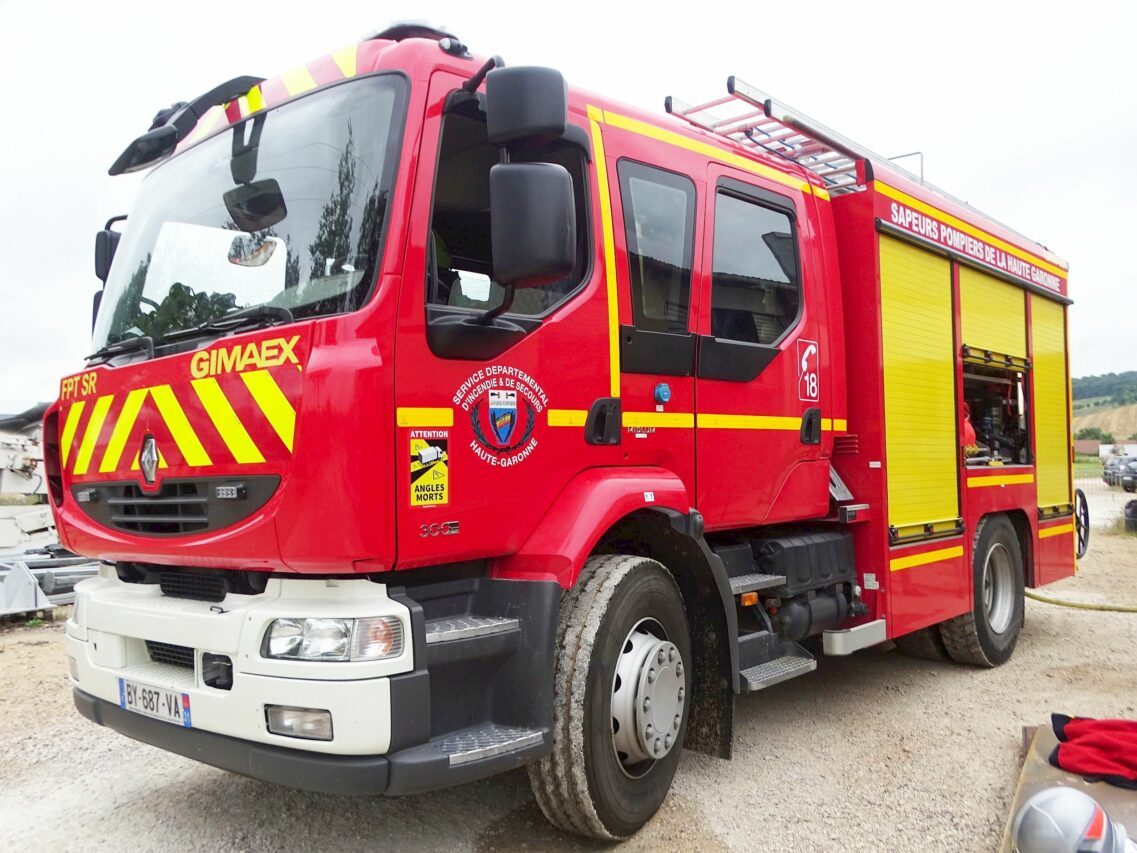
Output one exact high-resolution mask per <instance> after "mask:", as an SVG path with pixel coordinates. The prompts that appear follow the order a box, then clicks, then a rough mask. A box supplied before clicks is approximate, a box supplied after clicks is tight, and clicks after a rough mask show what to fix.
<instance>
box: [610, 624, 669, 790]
mask: <svg viewBox="0 0 1137 853" xmlns="http://www.w3.org/2000/svg"><path fill="white" fill-rule="evenodd" d="M685 700H686V678H685V675H684V664H683V657H682V655H681V654H680V653H679V648H678V647H677V646H676V645H675V644H674V643H672V642H670V641H669V640H667V638H666V634H665V633H664V631H663V628H662V627H661V626H660V625H659V623H658V622H656V621H655V620H654V619H644V620H642V621H640V622H638V623H637V624H636V625H635V627H633V628H632V630H631V631H630V632H629V633H628V636H627V637H626V638H625V640H624V644H623V646H622V648H621V652H620V659H619V660H618V661H617V664H616V675H615V677H614V678H613V681H612V746H613V748H614V749H615V751H616V757H617V758H618V759H619V761H620V764H621V766H622V767H623V768H624V770H625V772H630V771H631V770H632V768H634V767H635V766H636V765H639V764H642V763H643V762H651V761H658V760H659V759H661V758H663V757H664V756H666V755H667V754H668V753H669V752H671V750H672V748H673V747H674V746H675V744H676V741H677V739H678V737H679V730H680V728H682V724H683V708H684V703H685Z"/></svg>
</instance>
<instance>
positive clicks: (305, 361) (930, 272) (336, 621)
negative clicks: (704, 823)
mask: <svg viewBox="0 0 1137 853" xmlns="http://www.w3.org/2000/svg"><path fill="white" fill-rule="evenodd" d="M666 113H667V114H658V115H657V114H654V113H652V112H648V111H643V110H639V109H635V108H632V107H629V106H625V105H622V104H619V103H616V102H614V101H610V100H608V99H606V98H603V97H601V96H598V95H593V94H590V93H587V92H583V91H578V90H576V89H572V88H569V87H568V86H567V85H566V83H565V80H564V78H563V77H562V75H561V74H560V73H558V72H556V71H554V70H551V69H547V68H538V67H512V66H507V65H506V64H505V63H503V62H502V60H501V59H500V58H498V57H490V58H484V57H475V56H472V55H471V54H470V52H469V51H468V50H467V48H466V46H465V45H463V44H462V42H461V41H460V40H459V39H458V38H456V37H455V36H453V35H451V34H448V33H444V32H441V31H436V30H432V29H429V28H427V27H424V26H412V25H400V26H395V27H392V28H389V29H387V30H385V31H383V32H380V33H378V34H376V35H375V36H374V37H372V38H368V39H366V40H364V41H362V42H360V43H358V44H354V45H352V46H350V47H347V48H344V49H342V50H338V51H336V52H334V53H331V54H330V55H328V56H324V57H321V58H319V59H317V60H315V61H313V62H309V63H307V64H306V65H302V66H299V67H297V68H294V69H292V70H290V71H288V72H287V73H285V74H282V75H280V76H279V77H275V78H272V79H261V78H257V77H241V78H237V79H235V80H231V81H228V82H226V83H224V84H222V85H219V86H217V87H215V88H214V89H212V90H210V91H209V92H207V93H205V94H204V95H202V96H200V97H198V98H196V99H194V100H192V101H190V102H183V103H177V104H175V105H173V106H172V107H169V108H167V109H164V110H162V111H161V112H159V113H158V115H157V116H156V117H155V119H154V122H153V124H152V126H151V128H150V129H149V130H148V131H147V132H146V133H144V134H143V135H142V136H140V137H139V138H138V139H136V140H135V141H134V142H132V143H131V144H130V145H129V146H128V147H127V148H126V150H125V151H124V152H123V154H122V155H121V156H120V157H119V159H118V160H117V161H116V162H115V164H114V165H113V166H112V168H111V173H112V174H117V173H121V172H132V171H136V170H142V169H147V168H149V167H153V169H152V171H151V172H150V173H149V174H148V175H147V176H146V178H145V180H144V181H143V183H142V185H141V188H140V191H139V195H138V198H137V201H136V204H135V206H134V209H133V210H132V212H131V213H130V217H129V219H128V220H127V221H126V222H125V223H124V224H122V223H118V222H116V221H115V220H112V222H111V223H108V225H107V228H106V229H105V230H104V231H102V232H100V233H99V234H98V235H97V239H96V272H97V274H98V276H99V278H101V279H102V281H103V287H102V288H101V290H100V291H99V292H98V294H97V295H96V302H95V311H94V319H93V324H94V325H93V338H94V341H93V353H92V355H91V356H89V358H88V360H87V364H86V367H85V369H84V370H82V371H81V372H79V373H77V374H75V375H73V376H71V377H68V378H65V379H63V380H62V383H61V386H60V395H59V399H58V401H57V402H56V403H55V404H54V405H53V406H52V407H51V408H50V409H49V410H48V412H47V413H46V416H45V421H44V429H45V447H46V454H45V455H46V460H45V464H46V468H47V474H48V480H49V485H50V500H51V505H52V507H53V510H54V513H55V516H56V520H57V523H58V528H59V533H60V538H61V539H62V541H63V544H64V545H65V546H66V547H67V548H69V549H71V550H72V551H75V552H77V553H79V554H83V555H88V556H90V557H94V558H98V559H99V560H100V561H101V569H100V572H99V576H98V577H97V578H92V579H90V580H87V581H85V582H84V583H82V584H81V585H79V587H78V588H77V599H76V606H75V611H74V614H73V615H72V616H71V617H70V619H69V620H68V622H67V653H68V656H69V665H70V675H71V681H72V684H73V687H74V699H75V704H76V706H77V708H78V710H79V712H80V713H81V714H83V715H84V716H85V717H87V718H89V719H90V720H92V721H94V722H95V723H98V724H100V725H103V726H107V727H109V728H111V729H114V730H116V731H118V732H121V733H122V734H124V735H127V736H128V737H131V738H134V739H136V740H140V741H143V742H146V743H150V744H153V745H156V746H158V747H160V748H163V749H167V750H170V751H172V752H175V753H179V754H181V755H184V756H189V757H191V758H194V759H196V760H198V761H202V762H205V763H208V764H211V765H214V766H217V767H221V768H225V769H228V770H231V771H234V772H237V773H241V774H245V775H247V776H250V777H254V778H257V779H262V780H268V781H272V782H276V783H280V784H283V785H289V786H294V787H298V788H305V789H310V790H316V791H322V792H329V793H332V794H337V795H347V794H361V795H377V794H385V795H402V794H413V793H415V792H421V791H427V790H431V789H436V788H439V787H442V786H448V785H453V784H456V783H461V782H467V781H470V780H475V779H480V778H484V777H487V776H490V775H492V774H496V773H500V772H503V771H507V770H510V769H512V768H517V767H520V766H527V767H528V772H529V776H530V779H531V781H532V786H533V791H534V795H535V797H536V799H537V802H538V803H539V804H540V807H541V809H542V810H543V811H544V813H545V815H546V816H547V817H548V818H549V819H550V820H551V821H552V822H553V823H554V824H556V825H557V826H559V827H562V828H564V829H566V830H569V831H573V832H577V833H581V834H584V835H590V836H595V837H599V838H609V839H611V838H623V837H626V836H629V835H631V834H633V833H635V832H636V831H637V830H638V829H639V828H640V827H641V826H642V825H643V824H644V823H645V822H646V821H647V820H649V819H650V818H651V816H652V815H653V814H654V813H655V812H656V810H657V809H658V808H659V806H660V804H661V803H662V801H663V800H664V798H665V797H666V795H667V792H668V790H669V788H670V785H671V782H672V779H673V777H674V775H675V772H676V768H677V765H678V763H679V760H680V754H681V751H682V748H683V747H686V748H688V749H692V750H697V751H700V752H704V753H709V754H712V755H716V756H721V757H723V758H728V757H729V756H730V752H731V740H732V713H733V708H734V703H735V700H736V697H738V696H739V695H740V694H746V693H752V692H755V691H759V690H764V689H766V688H769V687H772V686H774V685H776V684H778V683H780V682H782V681H785V680H787V679H790V678H793V677H796V676H800V675H804V674H807V673H810V672H811V671H813V670H814V669H815V668H816V666H817V658H818V657H819V656H820V655H823V654H824V655H849V654H851V653H853V652H855V651H857V650H859V649H864V648H867V647H870V646H876V645H879V644H882V643H885V642H888V641H892V642H894V643H895V644H896V645H897V646H899V649H900V650H901V651H902V652H904V653H907V654H911V655H916V656H921V657H928V658H941V659H949V658H950V659H951V660H954V661H957V662H959V663H962V664H971V665H975V666H980V667H991V666H996V665H999V664H1002V663H1004V662H1006V661H1007V660H1008V659H1009V658H1010V657H1011V654H1012V652H1013V650H1014V648H1015V644H1016V641H1017V639H1018V636H1019V632H1020V628H1021V626H1022V623H1023V607H1024V589H1025V588H1027V587H1038V586H1041V585H1043V584H1047V583H1050V582H1052V581H1055V580H1058V579H1060V578H1064V577H1067V576H1069V575H1071V574H1073V573H1074V571H1075V554H1076V551H1078V549H1079V548H1081V549H1083V550H1084V547H1085V543H1086V537H1087V536H1088V526H1087V525H1088V516H1087V514H1086V512H1085V507H1084V502H1078V501H1076V499H1075V494H1074V491H1073V482H1072V466H1071V459H1072V453H1071V440H1070V392H1069V370H1068V359H1067V307H1068V305H1069V304H1070V299H1069V297H1068V295H1067V265H1066V264H1065V263H1064V262H1063V261H1061V260H1060V259H1059V258H1057V257H1056V256H1055V255H1053V254H1052V253H1051V252H1050V251H1049V250H1047V249H1046V248H1045V247H1044V246H1042V245H1040V244H1038V243H1036V242H1033V241H1031V240H1029V239H1027V238H1025V237H1023V236H1022V235H1021V234H1018V233H1016V232H1015V231H1013V230H1011V229H1010V228H1007V227H1006V226H1003V225H1001V224H999V223H998V222H996V221H994V220H993V219H991V218H989V217H987V216H985V215H983V214H982V213H979V212H978V211H976V210H975V209H973V208H972V207H970V206H968V205H967V204H965V203H963V202H961V201H958V200H956V199H954V198H953V197H951V196H950V195H948V194H946V193H944V192H941V191H939V190H937V189H935V188H934V187H931V186H929V185H928V184H926V183H925V182H924V181H922V180H921V179H920V178H918V177H916V176H914V175H912V174H910V173H908V172H906V171H905V170H902V169H900V168H899V167H897V166H895V165H894V164H892V163H891V162H889V161H888V160H887V159H886V158H883V157H879V156H877V155H875V154H873V153H872V152H870V151H867V150H866V149H864V148H863V147H861V146H860V145H858V144H856V143H854V142H852V141H850V140H848V139H845V138H844V137H842V136H841V135H840V134H838V133H836V132H834V131H832V130H829V129H827V128H826V127H825V126H823V125H821V124H819V123H817V122H816V121H813V120H812V119H810V118H808V117H807V116H805V115H803V114H802V113H799V112H797V111H795V110H792V109H790V108H788V107H786V106H785V105H783V104H781V103H780V102H778V101H777V100H775V99H773V98H770V97H768V96H766V95H765V94H763V93H761V92H760V91H758V90H757V89H755V88H753V87H751V86H749V85H748V84H746V83H744V82H743V81H741V80H740V79H737V78H731V79H730V80H729V81H728V84H727V90H726V92H725V94H722V95H721V96H719V97H715V98H712V99H711V100H709V101H706V102H703V103H696V104H685V103H682V102H680V101H678V100H675V99H670V98H669V99H668V100H667V102H666ZM117 219H118V217H116V220H117Z"/></svg>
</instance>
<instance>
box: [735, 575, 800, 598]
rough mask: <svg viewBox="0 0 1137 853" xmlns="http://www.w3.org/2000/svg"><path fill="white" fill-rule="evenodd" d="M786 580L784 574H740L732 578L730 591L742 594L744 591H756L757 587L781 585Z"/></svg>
mask: <svg viewBox="0 0 1137 853" xmlns="http://www.w3.org/2000/svg"><path fill="white" fill-rule="evenodd" d="M785 582H786V579H785V576H784V575H762V574H750V575H738V576H737V577H733V578H731V579H730V591H731V592H732V593H734V594H735V595H742V593H744V592H754V590H756V589H770V588H771V587H775V586H781V585H782V584H784V583H785Z"/></svg>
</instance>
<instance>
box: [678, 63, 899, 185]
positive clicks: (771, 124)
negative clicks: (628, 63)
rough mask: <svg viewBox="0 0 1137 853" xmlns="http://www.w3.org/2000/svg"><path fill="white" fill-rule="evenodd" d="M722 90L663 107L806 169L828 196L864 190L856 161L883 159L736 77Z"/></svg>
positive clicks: (883, 159)
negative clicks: (695, 100) (694, 101)
mask: <svg viewBox="0 0 1137 853" xmlns="http://www.w3.org/2000/svg"><path fill="white" fill-rule="evenodd" d="M726 91H727V94H726V95H723V96H721V97H718V98H714V99H712V100H710V101H706V102H704V103H701V104H694V105H691V104H686V103H684V102H682V101H680V100H678V99H677V98H672V97H668V98H667V99H666V101H665V102H664V108H665V109H666V110H667V112H669V113H671V114H672V115H674V116H677V117H678V118H681V119H684V120H685V121H687V122H689V123H690V124H693V125H694V126H696V127H700V128H703V129H704V130H709V131H711V132H712V133H716V134H718V135H719V136H724V137H726V138H727V139H731V140H733V141H735V142H737V143H738V144H740V145H742V146H743V147H744V148H750V149H754V150H761V151H766V152H769V153H771V154H775V155H777V156H779V157H782V158H784V159H786V160H789V161H791V162H793V163H796V164H798V165H799V166H801V167H802V168H804V169H808V170H809V171H810V172H812V173H813V174H815V175H817V176H818V177H819V178H821V180H822V183H823V184H824V186H825V189H826V190H827V191H828V192H829V194H830V195H841V194H843V193H849V192H856V191H858V190H862V189H864V184H862V183H861V182H860V180H859V178H858V174H857V162H858V161H860V160H869V161H877V162H884V161H885V159H886V158H884V157H881V156H880V155H878V154H874V153H873V152H872V151H869V150H868V149H867V148H864V147H863V146H860V145H858V144H857V143H855V142H853V141H852V140H851V139H848V138H846V137H844V136H842V135H841V134H839V133H837V132H836V131H835V130H831V129H830V128H828V127H826V126H825V125H823V124H821V123H820V122H818V121H814V120H813V119H811V118H809V117H808V116H806V115H804V114H803V113H800V112H798V111H796V110H793V109H791V108H790V107H787V106H786V105H785V104H783V103H781V102H780V101H777V100H775V99H774V98H771V97H770V96H769V95H767V94H766V93H765V92H763V91H761V90H760V89H757V88H755V87H754V86H751V85H750V84H749V83H745V82H743V81H742V80H739V79H738V78H737V77H728V78H727V81H726ZM890 165H891V164H890ZM892 168H894V169H896V168H897V167H895V166H892ZM900 171H903V170H900ZM913 177H915V176H913ZM917 180H918V179H917Z"/></svg>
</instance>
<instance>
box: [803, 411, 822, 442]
mask: <svg viewBox="0 0 1137 853" xmlns="http://www.w3.org/2000/svg"><path fill="white" fill-rule="evenodd" d="M801 443H802V444H821V409H819V408H817V407H814V408H811V409H806V410H805V414H804V415H802V416H801Z"/></svg>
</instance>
